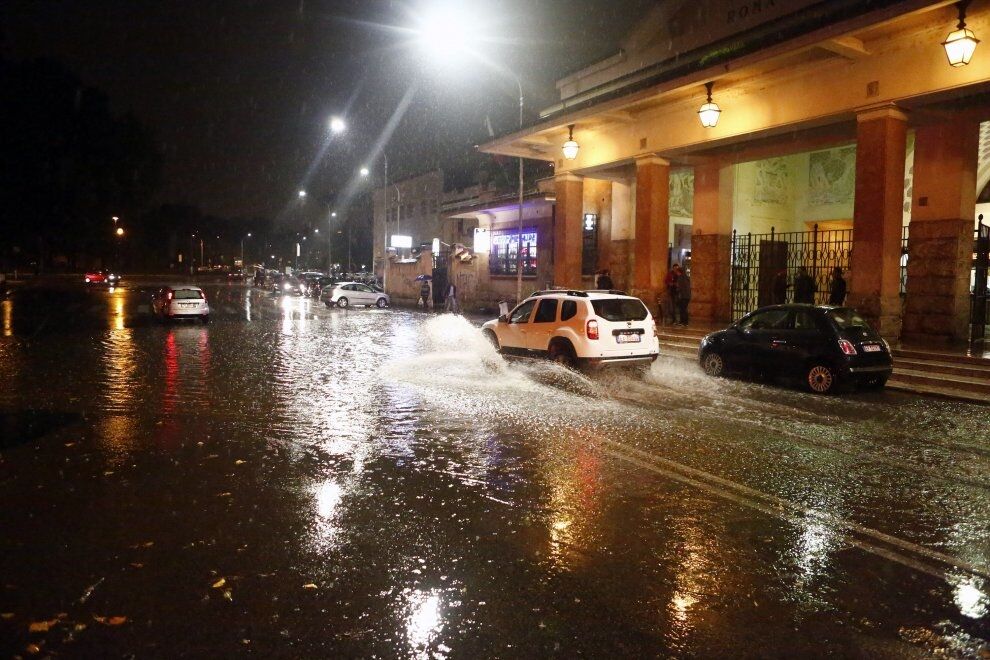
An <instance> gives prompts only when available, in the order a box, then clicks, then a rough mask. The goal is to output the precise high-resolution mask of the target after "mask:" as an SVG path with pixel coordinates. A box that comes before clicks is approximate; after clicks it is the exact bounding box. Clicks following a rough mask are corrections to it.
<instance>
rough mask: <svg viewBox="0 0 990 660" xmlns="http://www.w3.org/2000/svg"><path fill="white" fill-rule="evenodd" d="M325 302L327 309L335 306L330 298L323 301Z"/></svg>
mask: <svg viewBox="0 0 990 660" xmlns="http://www.w3.org/2000/svg"><path fill="white" fill-rule="evenodd" d="M323 304H324V305H326V306H327V309H330V308H331V307H333V303H332V302H330V301H329V300H324V301H323Z"/></svg>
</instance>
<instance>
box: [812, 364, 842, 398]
mask: <svg viewBox="0 0 990 660" xmlns="http://www.w3.org/2000/svg"><path fill="white" fill-rule="evenodd" d="M806 380H807V383H808V389H809V390H811V391H812V392H814V393H815V394H828V393H829V392H833V391H834V390H835V389H836V386H837V384H838V383H837V380H838V379H837V378H836V375H835V370H834V369H833V368H832V367H830V366H828V365H827V364H821V363H815V364H812V365H811V366H810V367H809V368H808V375H807V379H806Z"/></svg>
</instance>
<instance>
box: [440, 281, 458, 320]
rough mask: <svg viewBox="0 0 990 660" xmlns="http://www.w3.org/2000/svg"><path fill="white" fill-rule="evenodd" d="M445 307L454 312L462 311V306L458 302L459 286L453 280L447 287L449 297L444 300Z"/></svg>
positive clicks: (446, 309)
mask: <svg viewBox="0 0 990 660" xmlns="http://www.w3.org/2000/svg"><path fill="white" fill-rule="evenodd" d="M443 309H444V311H447V312H453V313H454V314H457V313H458V312H460V311H461V306H460V305H459V304H458V302H457V286H455V285H454V283H453V282H451V283H450V285H449V286H448V287H447V299H446V300H444V301H443Z"/></svg>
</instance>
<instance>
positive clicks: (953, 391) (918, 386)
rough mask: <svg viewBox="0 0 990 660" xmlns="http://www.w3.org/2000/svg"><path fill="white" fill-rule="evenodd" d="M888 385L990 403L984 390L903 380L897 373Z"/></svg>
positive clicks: (893, 387) (896, 388)
mask: <svg viewBox="0 0 990 660" xmlns="http://www.w3.org/2000/svg"><path fill="white" fill-rule="evenodd" d="M887 387H888V388H889V389H892V390H902V391H904V392H912V393H915V394H925V395H929V396H939V397H947V398H950V399H962V400H964V401H971V402H973V403H983V404H990V396H988V395H987V394H985V393H982V392H974V391H972V390H969V389H958V388H955V387H947V386H945V385H944V384H941V383H940V384H933V385H932V384H924V383H917V382H911V381H902V380H900V379H899V378H898V377H897V375H896V374H895V375H893V376H891V377H890V380H888V381H887Z"/></svg>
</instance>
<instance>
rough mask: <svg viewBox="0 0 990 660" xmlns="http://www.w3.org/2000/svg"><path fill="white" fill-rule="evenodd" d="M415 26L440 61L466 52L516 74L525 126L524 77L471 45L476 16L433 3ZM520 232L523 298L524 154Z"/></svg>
mask: <svg viewBox="0 0 990 660" xmlns="http://www.w3.org/2000/svg"><path fill="white" fill-rule="evenodd" d="M416 22H417V24H418V25H417V26H416V27H415V28H414V29H413V30H414V32H415V33H416V35H417V39H416V41H417V43H418V44H419V47H420V49H422V50H423V51H425V52H426V53H427V55H428V56H429V57H430V58H431V60H432V61H433V62H434V63H435V64H437V65H441V66H442V65H449V64H450V63H452V62H458V61H461V60H462V59H463V58H464V57H465V56H468V57H471V58H472V59H474V60H475V61H478V62H481V63H482V64H485V65H486V66H488V67H489V68H491V69H494V70H496V71H497V72H499V73H501V74H503V75H506V76H508V77H510V78H512V79H513V80H514V81H515V83H516V87H517V88H518V90H519V129H520V130H522V128H523V109H524V99H523V89H522V80H521V79H520V78H519V76H518V75H517V74H516V73H515V72H514V71H511V70H510V69H507V68H505V67H502V66H498V65H495V64H493V63H492V62H490V61H489V60H488V59H486V58H484V57H481V56H479V54H478V53H476V52H474V51H473V50H472V49H471V48H470V46H471V44H473V43H475V42H477V41H478V35H477V34H476V32H477V30H476V28H475V26H476V25H478V20H477V17H476V16H471V15H470V14H469V13H468V12H467V11H465V10H464V9H462V8H461V7H460V6H459V5H458V4H456V3H444V4H438V5H435V6H433V7H432V8H430V9H428V10H427V12H426V13H424V14H423V15H422V16H420V17H418V19H417V21H416ZM518 193H519V227H518V230H519V234H518V237H517V243H516V301H517V302H518V301H520V300H522V280H523V260H522V235H523V158H522V156H520V157H519V191H518Z"/></svg>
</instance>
